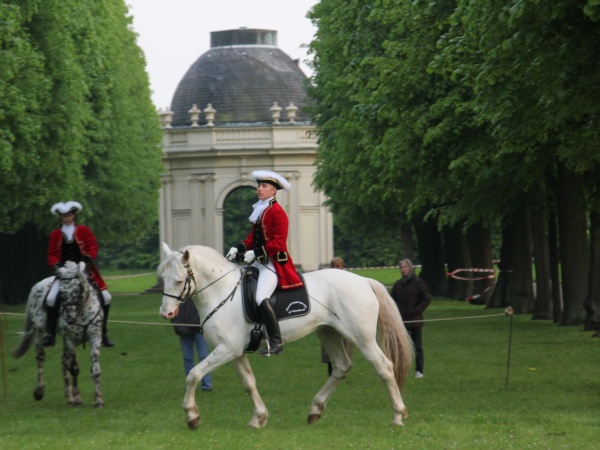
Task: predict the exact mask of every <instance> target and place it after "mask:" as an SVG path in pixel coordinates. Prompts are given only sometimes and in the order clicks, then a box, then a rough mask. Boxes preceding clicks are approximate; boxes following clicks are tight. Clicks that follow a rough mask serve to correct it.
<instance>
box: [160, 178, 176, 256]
mask: <svg viewBox="0 0 600 450" xmlns="http://www.w3.org/2000/svg"><path fill="white" fill-rule="evenodd" d="M160 181H161V183H162V188H161V190H160V216H159V219H158V220H159V228H160V233H159V234H160V242H166V243H167V244H168V245H169V247H171V246H172V245H173V235H172V233H173V222H172V220H171V208H172V203H171V195H172V189H171V183H172V181H173V179H172V177H171V175H169V174H162V175H161V176H160Z"/></svg>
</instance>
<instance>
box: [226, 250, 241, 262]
mask: <svg viewBox="0 0 600 450" xmlns="http://www.w3.org/2000/svg"><path fill="white" fill-rule="evenodd" d="M237 254H238V249H237V248H235V247H231V248H230V249H229V253H227V256H225V258H227V259H228V260H229V261H233V260H234V259H235V255H237Z"/></svg>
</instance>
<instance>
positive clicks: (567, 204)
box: [557, 162, 589, 325]
mask: <svg viewBox="0 0 600 450" xmlns="http://www.w3.org/2000/svg"><path fill="white" fill-rule="evenodd" d="M583 184H584V180H583V175H581V174H577V173H575V172H573V171H571V170H569V169H568V168H567V167H566V166H565V165H564V164H563V163H560V162H559V163H558V188H557V211H558V233H559V240H560V262H561V273H562V292H563V304H564V310H563V316H562V319H561V322H560V323H561V325H580V324H582V323H583V321H584V319H585V310H584V307H583V304H584V302H585V299H586V297H587V292H588V277H589V247H588V241H587V226H586V212H585V208H584V205H583Z"/></svg>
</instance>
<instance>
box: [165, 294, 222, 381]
mask: <svg viewBox="0 0 600 450" xmlns="http://www.w3.org/2000/svg"><path fill="white" fill-rule="evenodd" d="M171 323H172V324H173V329H174V330H175V334H176V335H177V336H179V341H180V342H181V352H182V353H183V370H184V372H185V376H186V377H187V375H188V374H189V373H190V370H192V369H193V368H194V366H195V365H196V363H195V358H194V346H196V351H197V353H198V360H199V361H203V360H204V358H206V357H207V356H208V353H209V352H208V344H207V343H206V341H205V340H204V336H202V333H200V315H199V314H198V308H196V304H195V303H194V302H193V301H192V300H187V301H185V302H183V303H181V305H179V312H178V313H177V316H175V318H173V319H171ZM191 325H194V326H191ZM201 386H202V390H203V391H212V376H211V374H210V373H209V374H206V375H204V377H203V378H202V382H201Z"/></svg>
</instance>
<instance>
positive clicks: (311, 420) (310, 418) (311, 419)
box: [307, 414, 321, 425]
mask: <svg viewBox="0 0 600 450" xmlns="http://www.w3.org/2000/svg"><path fill="white" fill-rule="evenodd" d="M320 418H321V414H309V415H308V422H307V423H308V425H312V424H313V423H315V422H316V421H317V420H319V419H320Z"/></svg>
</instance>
